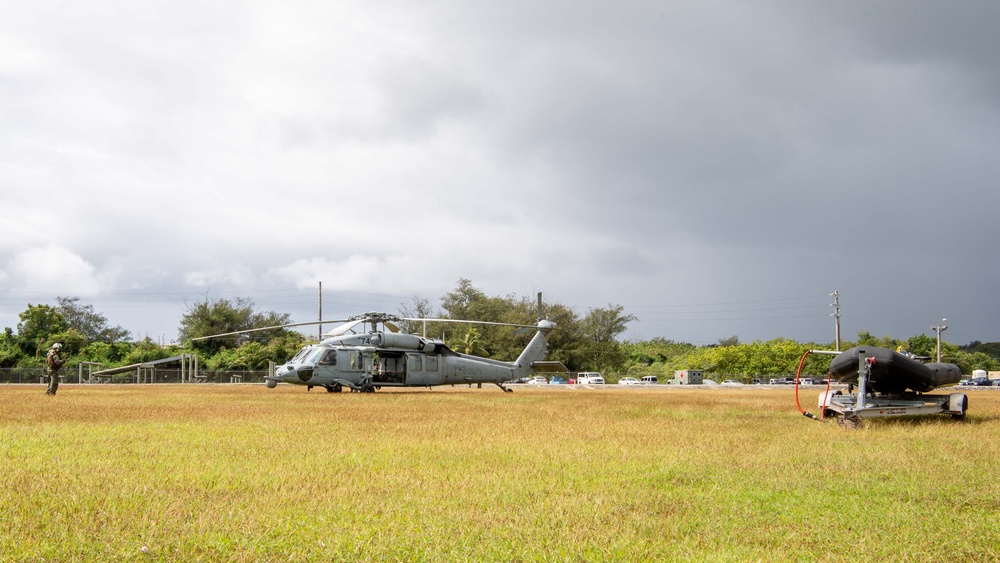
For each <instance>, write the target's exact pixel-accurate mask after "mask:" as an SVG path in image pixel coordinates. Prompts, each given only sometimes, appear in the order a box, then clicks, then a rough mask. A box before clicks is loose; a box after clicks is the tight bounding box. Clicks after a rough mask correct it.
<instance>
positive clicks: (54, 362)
mask: <svg viewBox="0 0 1000 563" xmlns="http://www.w3.org/2000/svg"><path fill="white" fill-rule="evenodd" d="M60 350H62V345H60V344H59V343H58V342H57V343H55V344H53V345H52V349H51V350H49V353H48V354H47V355H46V356H45V365H46V366H48V368H49V370H48V371H49V388H48V390H47V391H45V394H46V395H55V394H56V390H57V389H59V368H61V367H63V364H65V363H66V360H65V359H63V357H62V356H61V355H60V354H59V351H60Z"/></svg>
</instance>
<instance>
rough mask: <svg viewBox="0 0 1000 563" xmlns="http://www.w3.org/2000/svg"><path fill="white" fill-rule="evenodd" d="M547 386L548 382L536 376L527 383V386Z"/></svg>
mask: <svg viewBox="0 0 1000 563" xmlns="http://www.w3.org/2000/svg"><path fill="white" fill-rule="evenodd" d="M548 384H549V380H548V379H545V378H544V377H542V376H540V375H536V376H535V377H532V378H531V381H529V382H528V385H548Z"/></svg>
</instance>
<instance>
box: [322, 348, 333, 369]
mask: <svg viewBox="0 0 1000 563" xmlns="http://www.w3.org/2000/svg"><path fill="white" fill-rule="evenodd" d="M319 364H320V365H322V366H335V365H337V351H336V350H327V351H326V353H325V354H323V357H322V358H320V360H319Z"/></svg>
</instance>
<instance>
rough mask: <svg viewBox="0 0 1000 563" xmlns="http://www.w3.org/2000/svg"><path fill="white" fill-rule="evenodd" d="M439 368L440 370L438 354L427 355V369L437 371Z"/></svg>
mask: <svg viewBox="0 0 1000 563" xmlns="http://www.w3.org/2000/svg"><path fill="white" fill-rule="evenodd" d="M437 370H438V358H437V356H427V371H437Z"/></svg>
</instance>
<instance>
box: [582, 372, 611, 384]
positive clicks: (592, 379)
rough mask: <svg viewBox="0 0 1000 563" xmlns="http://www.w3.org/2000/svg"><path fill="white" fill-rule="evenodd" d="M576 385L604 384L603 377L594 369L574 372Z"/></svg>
mask: <svg viewBox="0 0 1000 563" xmlns="http://www.w3.org/2000/svg"><path fill="white" fill-rule="evenodd" d="M576 383H577V385H604V378H603V377H601V374H599V373H597V372H596V371H581V372H580V373H578V374H576Z"/></svg>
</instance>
